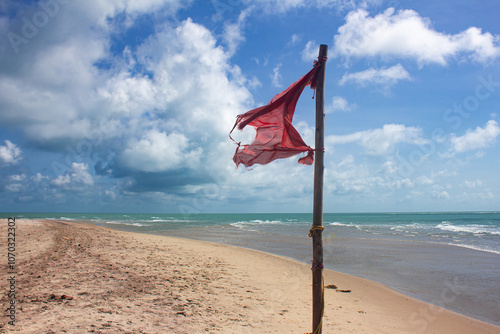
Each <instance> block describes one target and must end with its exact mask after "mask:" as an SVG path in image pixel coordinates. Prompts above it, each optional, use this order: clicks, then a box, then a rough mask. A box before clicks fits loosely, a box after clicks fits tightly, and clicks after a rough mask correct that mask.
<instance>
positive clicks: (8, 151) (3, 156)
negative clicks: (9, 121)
mask: <svg viewBox="0 0 500 334" xmlns="http://www.w3.org/2000/svg"><path fill="white" fill-rule="evenodd" d="M4 143H5V146H0V161H2V162H3V163H4V164H6V165H14V164H17V163H18V162H19V161H20V160H21V159H22V152H21V149H20V148H19V147H18V146H17V145H15V144H13V143H12V142H11V141H10V140H6V141H4Z"/></svg>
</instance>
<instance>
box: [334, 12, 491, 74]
mask: <svg viewBox="0 0 500 334" xmlns="http://www.w3.org/2000/svg"><path fill="white" fill-rule="evenodd" d="M498 39H499V37H498V36H494V35H492V34H491V33H489V32H485V33H483V32H482V31H481V29H479V28H476V27H470V28H468V29H467V30H465V31H462V32H460V33H458V34H454V35H451V34H445V33H441V32H438V31H436V30H434V29H433V28H432V25H431V22H430V20H429V19H426V18H423V17H421V16H420V15H419V14H418V13H417V12H415V11H413V10H399V11H395V10H394V8H389V9H387V10H386V11H384V12H383V13H381V14H378V15H376V16H374V17H371V16H369V13H368V12H367V11H366V10H364V9H358V10H356V11H352V12H350V13H349V14H348V15H347V17H346V23H345V24H344V25H343V26H341V27H340V28H339V29H338V33H337V35H335V41H334V43H335V45H334V49H335V53H336V54H337V55H339V56H342V57H345V58H346V59H350V58H360V57H377V56H380V57H395V58H405V59H412V60H415V61H417V62H418V63H419V64H420V65H423V64H428V63H436V64H440V65H446V64H447V63H448V61H449V59H451V58H466V59H471V60H474V61H478V62H486V61H488V60H491V59H494V58H496V57H498V56H499V55H500V47H499V46H498Z"/></svg>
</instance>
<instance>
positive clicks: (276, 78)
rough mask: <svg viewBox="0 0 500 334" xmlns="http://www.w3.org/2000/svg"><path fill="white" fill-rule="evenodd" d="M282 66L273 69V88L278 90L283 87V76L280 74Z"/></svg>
mask: <svg viewBox="0 0 500 334" xmlns="http://www.w3.org/2000/svg"><path fill="white" fill-rule="evenodd" d="M281 65H282V64H281V63H280V64H278V65H276V66H275V67H274V68H273V74H272V75H271V80H272V83H273V86H274V87H277V88H280V87H282V86H283V85H282V83H281V79H282V76H281V74H280V68H281Z"/></svg>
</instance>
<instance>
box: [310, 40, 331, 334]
mask: <svg viewBox="0 0 500 334" xmlns="http://www.w3.org/2000/svg"><path fill="white" fill-rule="evenodd" d="M327 54H328V45H324V44H322V45H320V47H319V61H321V60H322V59H324V58H326V56H327ZM325 68H326V61H322V64H321V67H320V69H319V71H318V78H317V81H316V138H315V148H316V153H315V155H316V157H315V163H314V203H313V222H312V224H313V226H321V227H322V226H323V174H324V169H325V168H324V147H325V145H324V142H325V135H324V128H325V113H324V107H325V94H324V88H325ZM311 234H312V246H313V268H312V293H313V334H321V332H322V323H321V319H322V317H323V306H324V301H323V233H322V230H321V229H316V230H314V229H313V230H312V233H311Z"/></svg>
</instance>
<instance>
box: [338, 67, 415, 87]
mask: <svg viewBox="0 0 500 334" xmlns="http://www.w3.org/2000/svg"><path fill="white" fill-rule="evenodd" d="M400 80H411V76H410V74H409V73H408V72H407V71H406V70H405V69H404V67H403V66H402V65H401V64H397V65H394V66H392V67H389V68H383V69H374V68H370V69H368V70H365V71H361V72H356V73H349V72H347V73H345V74H344V75H343V76H342V79H340V81H339V84H340V85H341V86H342V85H344V84H345V83H347V82H350V81H353V82H355V83H357V84H360V85H366V84H370V83H373V84H379V85H383V86H386V87H388V86H392V85H394V84H395V83H397V82H398V81H400Z"/></svg>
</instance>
